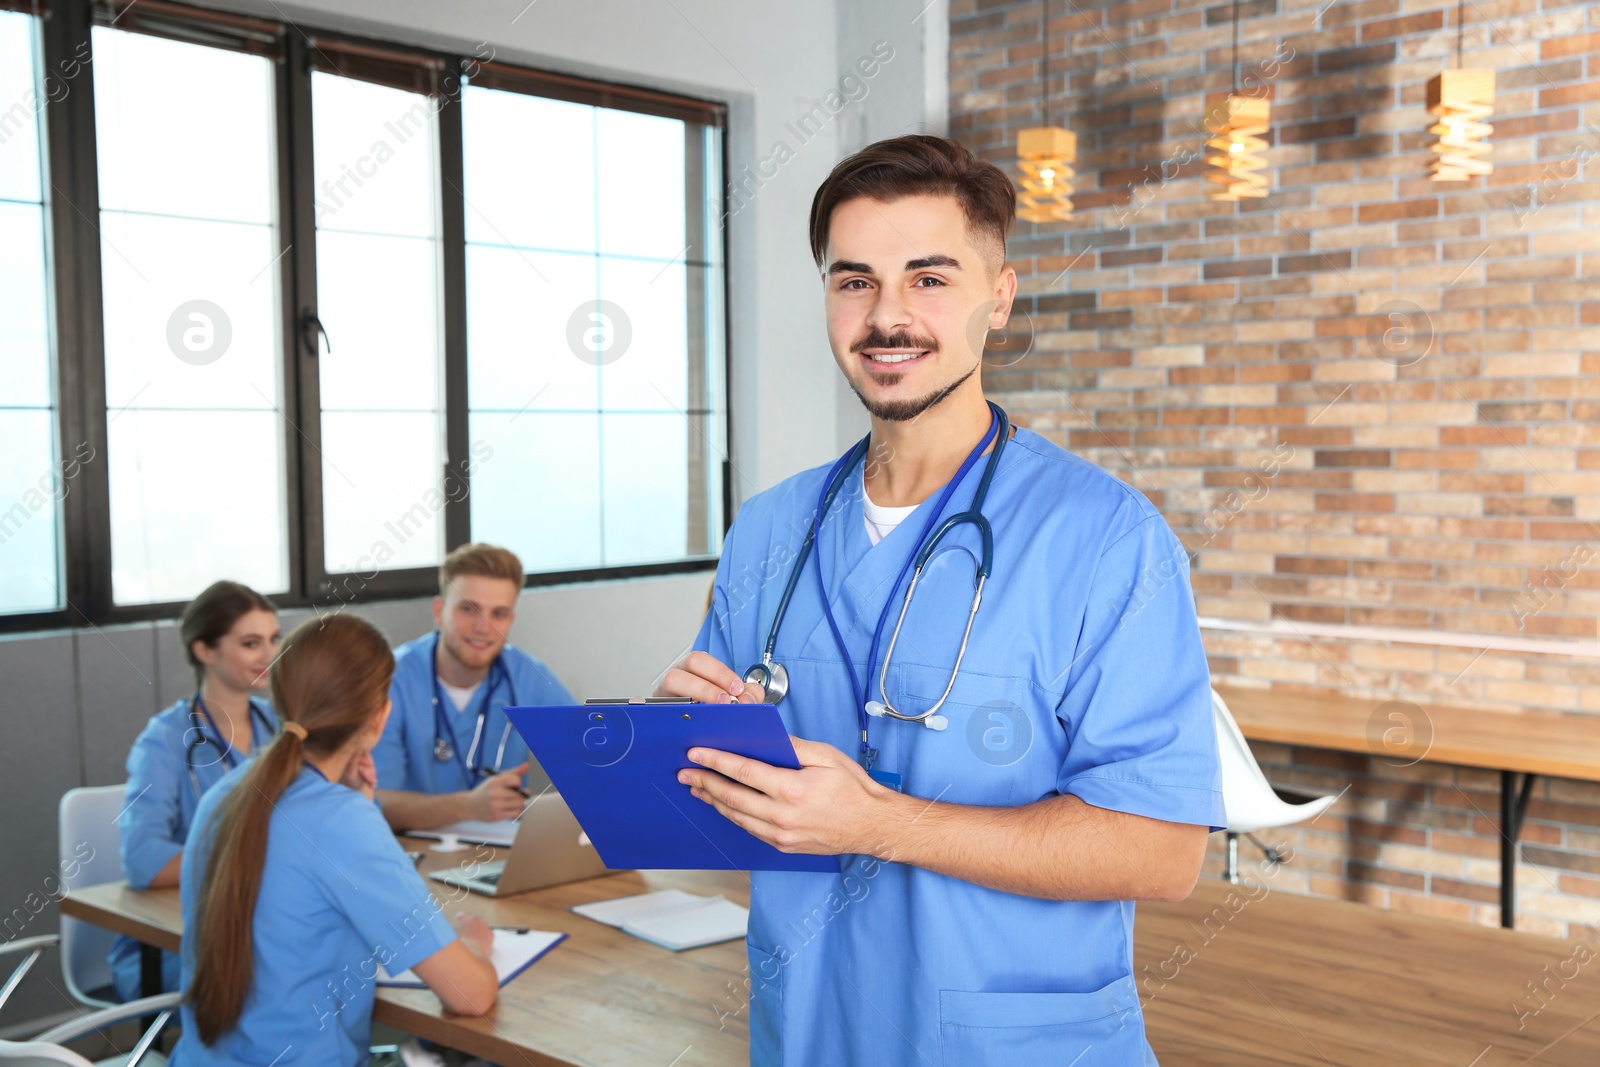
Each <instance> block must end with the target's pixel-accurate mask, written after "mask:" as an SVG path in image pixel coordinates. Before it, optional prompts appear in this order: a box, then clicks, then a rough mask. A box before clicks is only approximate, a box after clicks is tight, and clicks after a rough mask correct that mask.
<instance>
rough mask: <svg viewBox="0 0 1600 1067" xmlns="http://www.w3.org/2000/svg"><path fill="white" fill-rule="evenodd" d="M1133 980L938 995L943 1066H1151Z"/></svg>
mask: <svg viewBox="0 0 1600 1067" xmlns="http://www.w3.org/2000/svg"><path fill="white" fill-rule="evenodd" d="M1149 1048H1150V1046H1149V1045H1148V1044H1147V1043H1146V1042H1145V1036H1144V1017H1143V1016H1142V1015H1141V1014H1140V1012H1139V993H1138V988H1137V987H1136V986H1135V985H1134V980H1133V976H1132V975H1128V976H1126V977H1123V978H1118V979H1117V980H1116V981H1114V982H1112V983H1111V984H1109V985H1107V986H1104V987H1103V988H1101V989H1097V990H1095V991H1094V992H1093V993H968V992H962V991H959V990H953V989H946V990H942V991H941V992H940V993H939V1049H940V1054H941V1058H942V1060H943V1063H944V1067H970V1065H971V1064H979V1063H1000V1064H1005V1065H1006V1067H1065V1065H1067V1064H1071V1065H1072V1067H1139V1065H1141V1064H1153V1063H1154V1062H1155V1061H1154V1059H1153V1058H1151V1057H1150V1054H1149Z"/></svg>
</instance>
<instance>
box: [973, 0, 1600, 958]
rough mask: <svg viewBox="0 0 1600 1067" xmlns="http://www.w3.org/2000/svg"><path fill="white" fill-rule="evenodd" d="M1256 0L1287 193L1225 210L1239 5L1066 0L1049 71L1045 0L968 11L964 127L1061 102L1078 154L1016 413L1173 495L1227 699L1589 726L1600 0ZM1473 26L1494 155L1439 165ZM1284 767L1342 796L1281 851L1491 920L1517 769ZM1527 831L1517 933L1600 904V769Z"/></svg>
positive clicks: (1596, 690)
mask: <svg viewBox="0 0 1600 1067" xmlns="http://www.w3.org/2000/svg"><path fill="white" fill-rule="evenodd" d="M1325 5H1326V6H1325ZM1240 10H1241V31H1240V38H1241V46H1240V55H1239V65H1240V68H1242V72H1243V81H1242V87H1243V88H1244V89H1245V91H1249V92H1254V93H1262V94H1265V95H1267V96H1269V97H1270V98H1271V99H1272V104H1273V116H1272V125H1273V134H1272V141H1273V148H1272V149H1271V151H1270V152H1269V159H1270V161H1271V164H1272V165H1271V170H1270V173H1271V183H1272V193H1271V195H1270V196H1269V197H1268V198H1267V199H1265V200H1260V201H1245V202H1242V203H1240V204H1237V205H1235V204H1229V203H1218V202H1213V201H1211V200H1208V199H1206V197H1205V192H1206V188H1207V187H1208V185H1209V183H1207V182H1205V181H1204V180H1203V178H1202V177H1201V174H1200V171H1201V166H1200V156H1201V151H1200V150H1201V146H1202V144H1203V142H1204V140H1205V133H1204V131H1203V128H1202V126H1201V120H1202V115H1203V113H1204V112H1205V110H1206V109H1207V108H1208V107H1209V106H1211V105H1213V104H1215V103H1216V102H1217V101H1218V100H1219V99H1220V98H1221V97H1222V96H1223V95H1224V94H1226V93H1227V91H1228V90H1229V88H1230V87H1232V86H1233V85H1234V84H1235V73H1234V67H1233V62H1232V60H1233V56H1232V41H1233V23H1232V18H1233V6H1232V4H1221V5H1209V6H1208V5H1207V4H1205V3H1202V2H1198V0H1134V2H1131V3H1117V4H1098V5H1097V4H1094V3H1089V2H1081V0H1051V3H1050V5H1049V22H1048V26H1049V30H1048V34H1047V39H1048V44H1049V53H1048V65H1049V79H1048V84H1047V85H1046V84H1045V83H1044V80H1043V76H1044V59H1045V50H1044V46H1043V45H1044V42H1043V41H1042V40H1041V35H1040V16H1041V8H1040V4H1039V3H1038V2H1037V0H1031V2H1004V0H1001V2H992V0H952V3H951V13H950V14H951V27H950V29H951V35H950V92H951V130H952V133H953V135H954V136H956V137H958V138H959V139H961V140H962V141H963V142H964V143H965V144H967V145H968V146H969V147H971V148H973V149H974V150H975V151H977V152H978V153H979V154H980V155H982V156H984V157H985V158H988V159H991V160H993V161H994V162H996V163H999V164H1001V165H1003V166H1008V167H1009V166H1010V164H1011V161H1012V159H1013V158H1014V151H1015V149H1014V144H1015V133H1016V130H1017V129H1018V128H1019V127H1022V126H1026V125H1032V124H1036V123H1038V122H1039V121H1040V118H1041V107H1040V96H1041V91H1042V90H1047V91H1048V93H1049V96H1050V100H1051V116H1052V119H1053V121H1055V122H1057V123H1060V124H1063V125H1066V126H1068V127H1069V128H1071V129H1072V130H1074V131H1075V132H1076V133H1077V135H1078V144H1079V152H1078V162H1077V168H1078V171H1079V177H1078V181H1077V187H1078V190H1079V192H1078V195H1077V196H1075V198H1074V200H1075V203H1076V205H1077V210H1076V213H1075V217H1074V219H1073V220H1072V221H1071V222H1070V223H1058V224H1051V225H1039V226H1036V225H1033V224H1029V223H1019V224H1018V229H1017V231H1016V233H1015V236H1014V239H1013V242H1012V248H1011V252H1012V256H1013V265H1014V266H1015V267H1016V269H1017V271H1018V274H1019V276H1020V279H1021V292H1022V293H1023V294H1024V296H1023V298H1022V299H1020V300H1019V302H1018V313H1017V315H1016V316H1015V319H1014V322H1015V324H1016V335H1017V336H1016V337H1014V338H1012V339H1011V340H1010V342H1009V344H1008V345H1007V347H1006V351H1007V352H1009V353H1012V354H1011V355H1006V356H1003V357H1000V358H997V359H995V360H994V361H993V363H992V364H991V365H990V366H987V367H986V368H985V381H986V384H987V386H988V388H989V390H990V391H991V395H993V396H994V397H995V398H996V399H997V400H998V401H999V402H1000V403H1001V404H1003V405H1005V406H1006V407H1007V408H1008V410H1010V411H1011V412H1012V413H1013V414H1014V416H1015V417H1016V419H1017V421H1018V422H1020V423H1024V424H1026V425H1029V426H1031V427H1032V428H1033V429H1035V430H1037V431H1039V432H1041V433H1043V434H1045V435H1046V436H1049V437H1051V438H1052V439H1054V440H1056V441H1058V442H1059V443H1061V444H1063V445H1065V446H1067V447H1069V448H1071V449H1072V450H1073V451H1075V452H1077V453H1078V454H1079V455H1082V456H1084V457H1086V458H1089V459H1091V460H1093V461H1095V462H1097V463H1099V464H1101V465H1102V466H1104V467H1106V468H1108V469H1110V470H1112V471H1114V472H1115V473H1117V475H1118V476H1120V477H1122V478H1124V479H1125V480H1127V481H1128V482H1130V483H1131V484H1132V485H1134V486H1136V487H1138V488H1139V489H1141V490H1142V491H1144V492H1145V493H1146V495H1148V496H1149V497H1150V499H1151V500H1152V501H1154V502H1155V503H1156V505H1157V506H1159V507H1160V508H1161V509H1162V511H1163V513H1164V514H1165V515H1166V517H1167V520H1168V521H1169V522H1170V523H1171V525H1172V527H1173V529H1174V530H1175V531H1177V532H1178V534H1179V536H1180V537H1181V538H1182V539H1183V541H1184V542H1185V543H1186V545H1187V546H1188V547H1189V549H1190V551H1191V555H1192V558H1193V561H1194V566H1193V575H1194V587H1195V594H1196V599H1197V604H1198V607H1199V610H1200V614H1201V615H1202V617H1203V618H1206V619H1208V620H1215V621H1216V623H1217V625H1216V626H1209V627H1208V628H1207V630H1206V642H1207V648H1208V651H1209V652H1210V653H1211V656H1212V670H1213V673H1214V675H1215V677H1216V678H1217V679H1218V680H1219V681H1226V682H1229V683H1234V684H1247V685H1263V686H1267V685H1271V686H1283V687H1291V688H1296V689H1320V690H1338V691H1341V692H1346V693H1353V694H1355V695H1358V696H1364V697H1370V698H1372V699H1373V700H1374V704H1375V706H1376V704H1377V703H1378V702H1380V701H1382V700H1388V699H1392V698H1394V697H1396V696H1401V697H1405V698H1407V699H1411V700H1415V701H1417V702H1418V703H1422V704H1443V705H1467V706H1477V707H1486V708H1497V709H1505V710H1513V709H1518V708H1528V707H1538V708H1551V709H1561V710H1567V711H1586V712H1600V652H1597V649H1600V643H1597V641H1596V638H1597V628H1596V618H1597V612H1600V523H1597V522H1596V520H1600V170H1597V169H1596V168H1597V167H1600V164H1597V163H1595V162H1594V157H1595V155H1596V154H1597V153H1600V5H1596V4H1585V3H1565V4H1563V3H1559V2H1545V3H1542V4H1541V3H1540V2H1539V0H1474V2H1473V3H1471V4H1466V5H1464V10H1465V19H1464V22H1458V12H1459V11H1460V10H1461V8H1459V7H1458V5H1457V4H1456V3H1450V2H1445V0H1421V2H1415V0H1334V2H1333V3H1331V4H1329V3H1328V2H1327V0H1316V2H1307V0H1246V2H1244V3H1242V4H1241V5H1240ZM1458 30H1459V39H1460V41H1461V44H1462V46H1463V49H1464V53H1465V58H1466V65H1468V66H1474V67H1488V68H1492V69H1494V70H1495V71H1496V73H1497V92H1496V115H1495V117H1494V118H1493V119H1492V120H1491V121H1492V122H1493V123H1494V126H1495V132H1494V135H1493V137H1492V143H1493V145H1494V153H1493V156H1492V159H1493V161H1494V163H1495V171H1494V173H1493V174H1492V175H1490V176H1489V177H1488V178H1486V179H1478V180H1475V181H1471V182H1459V183H1435V182H1431V181H1429V180H1428V179H1427V178H1426V165H1427V161H1428V159H1429V158H1430V155H1429V153H1428V151H1427V144H1428V142H1429V140H1430V137H1429V135H1428V134H1427V132H1426V129H1427V126H1428V125H1430V123H1431V121H1432V120H1431V117H1430V116H1428V114H1427V113H1426V111H1425V105H1424V92H1425V86H1426V83H1427V80H1428V79H1429V78H1430V77H1431V76H1432V75H1433V74H1435V73H1437V72H1438V71H1439V70H1440V69H1442V68H1443V67H1444V66H1445V65H1446V64H1447V63H1450V62H1453V56H1454V54H1455V50H1456V47H1457V40H1458ZM1030 341H1031V344H1030ZM1023 350H1026V355H1021V356H1020V357H1019V356H1018V355H1016V354H1015V353H1018V352H1020V351H1023ZM1223 627H1228V628H1223ZM1441 635H1451V636H1449V637H1442V636H1441ZM1435 728H1436V729H1438V730H1441V731H1442V730H1447V729H1448V721H1447V719H1444V718H1443V717H1441V721H1439V722H1436V723H1435ZM1258 751H1259V755H1260V756H1261V758H1262V759H1263V761H1264V762H1265V763H1266V764H1267V765H1268V770H1269V774H1270V775H1271V776H1272V777H1273V778H1274V780H1281V781H1283V782H1285V783H1290V784H1293V783H1300V784H1302V785H1307V786H1315V787H1316V788H1318V789H1324V790H1327V791H1329V792H1336V791H1338V790H1340V789H1344V788H1345V787H1346V786H1349V793H1348V794H1347V795H1346V797H1345V799H1343V800H1341V802H1340V803H1339V805H1338V806H1336V807H1335V808H1334V809H1333V811H1332V813H1331V814H1330V815H1328V816H1325V817H1324V818H1323V819H1322V820H1319V822H1318V823H1317V825H1316V826H1315V827H1313V828H1310V829H1301V830H1292V831H1289V832H1288V834H1287V835H1286V836H1287V838H1288V839H1289V840H1290V841H1291V842H1292V843H1295V844H1296V845H1297V847H1298V848H1299V858H1298V859H1297V860H1296V862H1295V863H1294V864H1291V866H1290V868H1289V871H1290V872H1291V873H1293V872H1298V873H1293V877H1296V878H1299V879H1301V883H1300V884H1301V887H1302V888H1303V889H1305V890H1306V891H1308V892H1313V893H1323V894H1329V895H1340V896H1352V897H1358V898H1361V899H1370V900H1374V901H1377V902H1379V903H1384V904H1387V905H1389V906H1395V907H1410V908H1417V909H1421V910H1427V911H1433V912H1437V913H1441V914H1446V915H1453V916H1457V917H1460V918H1463V919H1470V920H1473V921H1478V922H1489V923H1492V922H1496V921H1497V918H1498V913H1497V907H1496V903H1495V902H1496V899H1497V898H1496V896H1495V891H1494V886H1495V884H1496V881H1497V878H1498V867H1497V865H1496V860H1495V857H1496V856H1497V855H1498V845H1497V836H1496V828H1495V825H1494V818H1495V816H1496V815H1497V813H1498V803H1497V800H1496V790H1497V787H1498V780H1497V778H1496V777H1495V776H1493V775H1485V774H1483V773H1481V772H1473V771H1468V770H1464V769H1457V768H1451V767H1440V766H1434V765H1428V764H1422V765H1419V766H1417V767H1414V768H1410V769H1408V770H1399V769H1396V768H1392V767H1390V766H1388V765H1387V764H1385V763H1382V762H1381V761H1373V760H1369V759H1366V758H1361V757H1348V756H1334V755H1333V754H1331V753H1318V752H1314V751H1309V750H1298V749H1297V750H1294V751H1292V752H1291V751H1289V750H1288V749H1285V748H1282V747H1277V746H1261V747H1260V749H1259V750H1258ZM1474 809H1477V810H1476V811H1475V810H1474ZM1525 842H1526V847H1525V848H1524V865H1523V872H1522V884H1523V887H1524V891H1523V894H1522V897H1521V900H1520V901H1519V910H1520V913H1521V914H1520V916H1519V924H1520V925H1523V926H1525V927H1527V928H1529V929H1539V930H1544V931H1546V932H1551V933H1559V934H1565V933H1570V932H1572V930H1573V929H1574V928H1575V927H1574V924H1579V923H1597V922H1600V787H1595V786H1587V785H1583V784H1580V783H1575V782H1568V781H1548V782H1543V783H1541V784H1540V787H1539V792H1538V793H1537V794H1536V799H1535V803H1534V808H1533V810H1532V812H1531V814H1530V820H1529V823H1528V826H1527V830H1526V836H1525Z"/></svg>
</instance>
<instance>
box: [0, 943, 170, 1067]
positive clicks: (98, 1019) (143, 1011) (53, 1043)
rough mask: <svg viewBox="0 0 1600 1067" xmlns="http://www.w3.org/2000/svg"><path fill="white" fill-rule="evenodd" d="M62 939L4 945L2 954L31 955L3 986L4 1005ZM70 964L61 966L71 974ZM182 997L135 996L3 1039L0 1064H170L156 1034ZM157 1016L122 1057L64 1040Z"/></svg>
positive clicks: (0, 995)
mask: <svg viewBox="0 0 1600 1067" xmlns="http://www.w3.org/2000/svg"><path fill="white" fill-rule="evenodd" d="M59 943H60V939H59V938H58V937H57V936H56V935H55V934H44V935H41V936H39V937H25V938H20V939H18V940H16V941H12V942H11V943H10V944H6V945H0V956H6V955H11V954H13V953H19V952H26V953H28V958H27V959H25V960H23V961H22V963H20V964H19V965H18V966H17V968H16V969H15V970H13V971H12V972H11V975H10V977H9V978H7V979H6V983H5V985H4V986H3V987H0V1007H4V1006H5V1002H6V999H7V998H8V997H10V996H11V991H12V990H14V989H16V988H17V986H18V985H19V984H20V983H21V982H22V978H23V976H24V975H25V974H27V973H28V970H29V968H31V967H32V966H33V965H34V963H35V961H37V960H38V959H39V956H40V954H41V953H43V952H44V950H45V949H47V948H49V947H51V946H52V945H56V944H59ZM66 970H67V968H66V967H62V971H63V972H66ZM178 999H179V995H178V994H177V993H163V994H161V995H160V996H158V997H145V998H144V999H143V1000H133V1001H129V1002H128V1003H126V1004H117V1005H114V1006H112V1007H109V1008H102V1009H101V1010H100V1011H95V1012H90V1013H88V1014H87V1015H80V1016H79V1017H78V1018H76V1019H73V1020H71V1021H70V1022H65V1023H62V1024H61V1025H60V1026H55V1027H52V1028H50V1029H49V1030H46V1031H45V1032H44V1033H42V1034H40V1035H39V1036H38V1037H35V1038H34V1039H33V1040H31V1041H5V1040H0V1065H4V1067H63V1065H66V1067H139V1065H141V1064H142V1065H145V1067H157V1065H159V1064H164V1063H166V1062H167V1060H166V1057H165V1056H163V1055H162V1054H161V1053H160V1052H158V1051H156V1050H155V1048H154V1046H155V1043H156V1038H158V1037H160V1036H161V1031H162V1029H163V1028H164V1027H165V1026H166V1025H167V1022H168V1020H170V1019H171V1018H172V1013H173V1011H175V1010H176V1009H177V1006H178ZM147 1015H153V1016H155V1021H154V1022H153V1023H152V1024H151V1026H150V1028H149V1029H147V1030H146V1031H145V1032H144V1034H143V1035H142V1036H140V1038H139V1041H138V1043H137V1044H135V1045H134V1046H133V1048H132V1049H131V1050H129V1051H128V1052H125V1053H123V1054H121V1055H118V1056H112V1057H111V1058H109V1059H104V1060H98V1061H95V1060H89V1059H85V1058H84V1057H83V1056H80V1055H78V1054H77V1053H76V1052H73V1051H72V1050H71V1049H69V1048H66V1047H65V1044H64V1043H65V1042H68V1041H77V1040H79V1039H80V1038H84V1037H87V1036H89V1035H90V1034H92V1033H94V1032H96V1031H99V1030H103V1029H105V1028H106V1027H108V1026H114V1025H116V1024H117V1023H121V1022H127V1021H128V1020H130V1019H137V1018H140V1017H141V1016H147Z"/></svg>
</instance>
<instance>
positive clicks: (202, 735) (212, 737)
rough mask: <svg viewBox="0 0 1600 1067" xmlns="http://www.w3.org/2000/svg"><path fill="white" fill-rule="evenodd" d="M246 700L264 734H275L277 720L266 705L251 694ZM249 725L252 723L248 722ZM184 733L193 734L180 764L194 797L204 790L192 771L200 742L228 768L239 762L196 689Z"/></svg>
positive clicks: (235, 751)
mask: <svg viewBox="0 0 1600 1067" xmlns="http://www.w3.org/2000/svg"><path fill="white" fill-rule="evenodd" d="M246 703H247V704H249V706H250V718H251V719H253V720H255V721H257V722H260V723H261V725H262V726H265V727H266V728H267V737H268V738H272V737H276V736H277V733H278V724H277V722H276V721H275V720H274V719H273V717H272V716H271V715H268V714H267V712H266V709H264V708H263V707H262V706H261V705H260V704H257V703H256V702H255V700H254V699H251V698H246ZM202 717H203V718H204V719H205V725H204V726H202V725H201V722H200V720H201V719H202ZM207 726H209V727H210V728H211V732H210V733H209V734H208V733H206V727H207ZM253 729H254V726H253V725H252V730H253ZM185 734H186V735H188V734H193V735H194V736H193V737H192V738H191V739H190V740H189V741H188V743H187V744H185V745H184V749H183V766H184V769H185V770H186V771H188V772H189V785H190V786H192V787H193V789H194V795H195V796H197V797H198V796H199V795H200V794H201V793H203V792H204V790H203V789H201V788H200V776H199V775H198V774H196V773H195V766H196V765H195V761H194V754H195V752H197V751H198V750H199V749H200V747H201V746H202V745H210V746H211V747H212V748H214V749H216V750H217V756H218V758H219V759H221V760H222V762H223V763H225V764H227V765H228V769H229V770H232V769H233V768H235V767H237V766H239V753H238V750H237V749H235V748H234V747H233V745H232V744H231V743H229V742H228V741H225V740H224V739H223V737H222V731H221V730H219V729H217V720H216V719H214V718H212V716H211V709H210V708H208V707H206V702H205V701H204V700H203V699H201V696H200V690H198V689H196V690H195V691H194V696H192V697H190V698H189V729H188V730H187V731H185Z"/></svg>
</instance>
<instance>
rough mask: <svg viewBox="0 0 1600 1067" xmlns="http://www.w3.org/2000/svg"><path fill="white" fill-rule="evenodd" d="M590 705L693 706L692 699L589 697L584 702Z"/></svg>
mask: <svg viewBox="0 0 1600 1067" xmlns="http://www.w3.org/2000/svg"><path fill="white" fill-rule="evenodd" d="M583 703H584V705H585V706H588V705H590V704H611V705H616V704H625V705H632V704H693V703H694V698H693V697H591V698H590V699H588V700H585V701H584V702H583Z"/></svg>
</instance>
